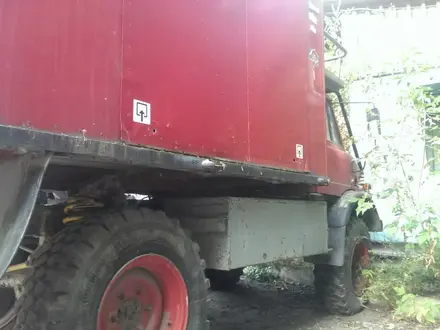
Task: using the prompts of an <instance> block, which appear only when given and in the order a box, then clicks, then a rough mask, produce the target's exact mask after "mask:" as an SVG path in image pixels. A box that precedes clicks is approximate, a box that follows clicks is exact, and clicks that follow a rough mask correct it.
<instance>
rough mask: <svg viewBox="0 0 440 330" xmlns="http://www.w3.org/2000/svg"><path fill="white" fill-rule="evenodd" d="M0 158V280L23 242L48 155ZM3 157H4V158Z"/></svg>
mask: <svg viewBox="0 0 440 330" xmlns="http://www.w3.org/2000/svg"><path fill="white" fill-rule="evenodd" d="M2 155H3V156H2V157H0V277H2V276H3V274H4V273H5V272H6V270H7V268H8V266H9V264H10V263H11V261H12V258H13V257H14V255H15V253H16V252H17V249H18V247H19V245H20V243H21V241H22V239H23V236H24V234H25V231H26V228H27V227H28V224H29V220H30V218H31V215H32V212H33V210H34V207H35V202H36V200H37V196H38V192H39V190H40V186H41V182H42V180H43V176H44V173H45V172H46V168H47V165H48V163H49V160H50V158H51V156H50V155H49V154H44V155H35V154H31V153H28V154H24V155H13V154H10V153H4V154H2ZM5 155H6V156H5Z"/></svg>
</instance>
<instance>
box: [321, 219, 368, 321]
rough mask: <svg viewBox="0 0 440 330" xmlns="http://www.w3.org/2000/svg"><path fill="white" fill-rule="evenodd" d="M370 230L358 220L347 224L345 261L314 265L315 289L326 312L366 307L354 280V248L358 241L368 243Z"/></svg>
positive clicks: (348, 312) (351, 312)
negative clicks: (337, 263)
mask: <svg viewBox="0 0 440 330" xmlns="http://www.w3.org/2000/svg"><path fill="white" fill-rule="evenodd" d="M369 239H370V235H369V230H368V228H367V226H366V224H365V223H364V222H363V221H361V220H354V221H352V222H351V223H350V224H348V225H347V235H346V244H345V246H346V247H345V257H344V265H343V266H342V267H336V266H329V265H315V270H314V274H315V291H316V295H317V300H318V303H319V304H320V305H322V306H323V307H325V308H326V309H327V310H328V311H329V312H331V313H333V314H340V315H354V314H356V313H359V312H360V311H362V310H363V308H364V307H365V303H366V302H365V301H364V300H363V297H362V294H360V292H359V290H356V286H355V285H354V283H353V267H354V266H355V265H354V262H353V260H354V257H355V251H356V249H357V247H358V246H360V244H362V245H365V246H366V247H368V246H369Z"/></svg>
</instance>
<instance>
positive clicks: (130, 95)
mask: <svg viewBox="0 0 440 330" xmlns="http://www.w3.org/2000/svg"><path fill="white" fill-rule="evenodd" d="M321 7H322V4H321V3H320V1H318V0H316V1H315V2H314V4H312V5H310V4H309V1H308V0H296V1H292V0H277V1H273V0H248V1H246V0H215V1H214V0H212V1H183V0H179V1H177V0H174V1H171V0H161V1H159V0H156V1H154V0H125V1H122V0H88V1H74V0H64V1H60V0H39V1H31V0H19V1H17V0H15V1H11V0H0V124H2V125H12V126H20V127H29V128H32V129H36V130H43V131H50V132H56V133H63V134H71V135H84V136H86V137H88V138H97V139H104V140H107V141H118V140H122V141H125V142H126V143H128V144H133V145H141V146H145V147H153V148H160V149H166V150H171V151H175V152H179V153H187V154H194V155H200V156H206V157H219V158H225V159H229V160H234V161H238V162H247V163H253V164H259V165H265V166H269V167H278V168H288V169H292V170H297V171H306V172H313V173H315V174H319V175H327V169H326V166H327V165H326V133H325V122H324V120H325V112H324V102H325V90H324V63H323V58H324V56H323V37H322V33H323V32H322V29H323V27H322V25H323V18H322V10H321ZM138 101H139V102H138Z"/></svg>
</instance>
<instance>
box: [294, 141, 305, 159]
mask: <svg viewBox="0 0 440 330" xmlns="http://www.w3.org/2000/svg"><path fill="white" fill-rule="evenodd" d="M296 158H298V159H304V147H303V145H302V144H297V145H296Z"/></svg>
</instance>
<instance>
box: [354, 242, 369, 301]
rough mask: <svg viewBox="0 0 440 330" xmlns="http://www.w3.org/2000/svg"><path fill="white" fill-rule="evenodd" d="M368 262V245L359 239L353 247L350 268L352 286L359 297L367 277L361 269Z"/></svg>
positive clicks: (366, 283) (365, 285) (364, 267)
mask: <svg viewBox="0 0 440 330" xmlns="http://www.w3.org/2000/svg"><path fill="white" fill-rule="evenodd" d="M369 264H370V260H369V255H368V246H367V245H366V244H365V242H363V241H361V242H359V243H358V244H357V245H356V246H355V248H354V251H353V261H352V269H351V272H352V279H353V286H354V289H355V293H356V296H358V297H361V296H362V295H363V294H364V292H365V290H366V289H367V287H368V279H367V278H366V277H365V275H364V274H363V271H364V269H367V268H368V266H369Z"/></svg>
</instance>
